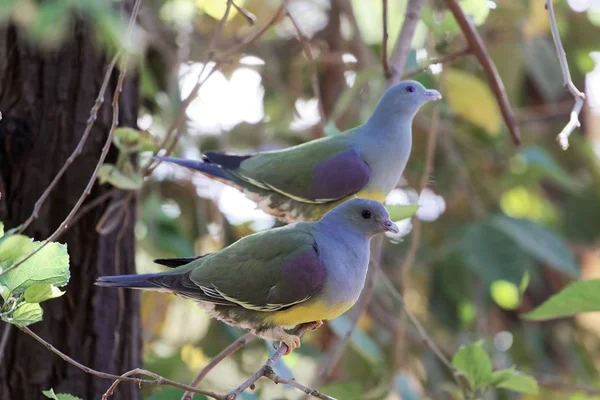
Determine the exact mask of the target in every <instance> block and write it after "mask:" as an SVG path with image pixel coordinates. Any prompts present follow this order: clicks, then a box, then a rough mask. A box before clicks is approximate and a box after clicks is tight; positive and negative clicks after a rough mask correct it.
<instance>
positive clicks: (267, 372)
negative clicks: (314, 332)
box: [225, 323, 331, 400]
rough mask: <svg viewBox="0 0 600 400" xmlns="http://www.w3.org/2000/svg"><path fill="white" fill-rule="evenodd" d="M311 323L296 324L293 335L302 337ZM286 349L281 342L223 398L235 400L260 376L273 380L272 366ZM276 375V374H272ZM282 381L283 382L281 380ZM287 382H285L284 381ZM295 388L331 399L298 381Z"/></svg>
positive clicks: (318, 396)
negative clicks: (249, 375)
mask: <svg viewBox="0 0 600 400" xmlns="http://www.w3.org/2000/svg"><path fill="white" fill-rule="evenodd" d="M311 325H312V324H310V323H308V324H302V325H300V326H298V327H297V328H296V330H295V331H294V334H295V335H298V336H300V337H302V335H304V333H305V332H306V331H307V330H309V329H310V327H311ZM286 350H287V345H285V344H284V343H282V344H281V346H280V347H279V349H277V351H276V352H275V354H273V355H272V356H271V358H269V359H268V360H267V361H266V362H265V363H264V364H263V366H262V367H260V368H259V369H258V370H257V371H256V372H255V373H254V374H253V375H252V376H251V377H250V378H248V379H246V380H245V381H244V382H243V383H242V384H241V385H240V386H238V387H237V388H236V389H234V390H232V391H231V392H229V394H228V395H227V397H226V398H225V400H235V399H237V398H238V397H239V395H240V394H242V393H243V392H244V391H245V390H246V389H248V388H252V387H254V384H255V383H256V381H258V380H259V379H260V378H261V377H263V376H264V377H266V378H269V379H271V380H273V378H272V377H273V374H274V372H273V367H274V366H275V363H277V361H279V360H280V359H281V357H283V355H284V354H285V352H286ZM274 376H276V375H274ZM277 378H278V379H280V380H281V378H279V377H277ZM273 382H275V383H279V382H277V381H275V380H273ZM282 383H283V382H282ZM284 383H287V382H284ZM293 386H294V387H296V388H299V389H300V390H302V391H303V392H304V393H307V394H309V395H310V396H313V397H317V398H320V399H328V400H331V397H329V396H326V395H324V394H321V393H319V392H317V391H316V390H313V389H309V388H307V387H306V386H304V385H300V384H299V383H297V382H296V383H295V385H293ZM305 389H306V390H308V391H309V392H310V393H308V392H306V390H305Z"/></svg>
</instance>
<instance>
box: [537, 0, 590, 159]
mask: <svg viewBox="0 0 600 400" xmlns="http://www.w3.org/2000/svg"><path fill="white" fill-rule="evenodd" d="M546 10H548V18H549V19H550V29H551V30H552V39H553V40H554V47H556V55H557V56H558V61H559V62H560V70H561V71H562V75H563V85H565V86H566V87H567V89H569V92H571V94H572V95H573V98H574V99H575V104H574V105H573V110H571V117H570V119H569V122H568V123H567V125H566V126H565V127H564V128H563V130H562V131H560V133H559V134H558V136H557V137H556V140H558V143H559V144H560V147H561V148H562V149H563V150H566V149H568V148H569V136H571V133H573V131H574V130H575V129H576V128H579V127H580V126H581V123H580V122H579V114H580V113H581V109H582V108H583V103H584V102H585V94H584V93H583V92H581V91H579V89H577V87H576V86H575V84H574V83H573V79H572V78H571V72H570V71H569V64H568V63H567V54H566V53H565V49H564V47H563V45H562V41H561V40H560V33H559V32H558V26H557V25H556V17H555V16H554V6H553V1H552V0H546Z"/></svg>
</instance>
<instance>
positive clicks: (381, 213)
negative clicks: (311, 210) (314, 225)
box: [323, 198, 399, 237]
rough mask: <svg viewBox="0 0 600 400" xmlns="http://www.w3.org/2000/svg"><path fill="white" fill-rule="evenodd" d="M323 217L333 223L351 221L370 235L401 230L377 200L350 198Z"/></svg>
mask: <svg viewBox="0 0 600 400" xmlns="http://www.w3.org/2000/svg"><path fill="white" fill-rule="evenodd" d="M323 219H324V220H327V221H328V222H333V223H335V222H336V221H337V222H338V223H339V222H342V221H343V222H345V223H349V224H350V225H352V226H353V227H356V228H357V229H358V230H359V231H361V232H362V233H364V234H366V235H367V236H369V237H372V236H374V235H376V234H378V233H383V232H394V233H398V232H399V229H398V226H396V224H394V223H393V222H392V221H391V220H390V214H389V213H388V211H387V209H386V208H385V206H384V205H383V204H381V203H380V202H378V201H375V200H369V199H361V198H357V199H352V200H348V201H346V202H344V203H342V204H340V205H339V206H337V207H336V208H334V209H333V210H331V211H329V212H328V213H327V214H326V215H325V216H324V217H323ZM342 229H343V228H342Z"/></svg>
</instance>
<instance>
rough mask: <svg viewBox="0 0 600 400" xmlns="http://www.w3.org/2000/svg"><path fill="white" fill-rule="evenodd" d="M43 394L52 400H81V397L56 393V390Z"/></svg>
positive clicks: (46, 391)
mask: <svg viewBox="0 0 600 400" xmlns="http://www.w3.org/2000/svg"><path fill="white" fill-rule="evenodd" d="M42 394H43V395H44V396H46V397H47V398H49V399H52V400H80V399H79V397H75V396H73V395H70V394H66V393H58V394H56V393H54V389H49V390H44V391H42Z"/></svg>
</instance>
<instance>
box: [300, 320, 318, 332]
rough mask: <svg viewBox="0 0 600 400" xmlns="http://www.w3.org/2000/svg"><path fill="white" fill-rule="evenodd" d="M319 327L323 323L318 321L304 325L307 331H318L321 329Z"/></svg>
mask: <svg viewBox="0 0 600 400" xmlns="http://www.w3.org/2000/svg"><path fill="white" fill-rule="evenodd" d="M321 325H323V321H321V320H320V319H318V320H316V321H313V322H307V323H306V324H304V326H306V328H307V329H308V330H309V331H316V330H317V329H319V328H320V327H321Z"/></svg>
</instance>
